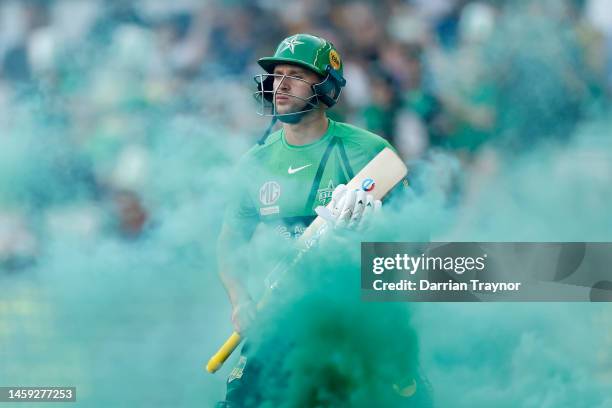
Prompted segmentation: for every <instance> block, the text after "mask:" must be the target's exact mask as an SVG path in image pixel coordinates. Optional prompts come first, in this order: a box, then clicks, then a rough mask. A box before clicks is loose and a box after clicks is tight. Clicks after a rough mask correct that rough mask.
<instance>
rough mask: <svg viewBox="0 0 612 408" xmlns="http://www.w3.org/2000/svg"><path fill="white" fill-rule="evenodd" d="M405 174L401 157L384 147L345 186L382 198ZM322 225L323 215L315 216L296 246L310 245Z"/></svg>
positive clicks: (405, 168)
mask: <svg viewBox="0 0 612 408" xmlns="http://www.w3.org/2000/svg"><path fill="white" fill-rule="evenodd" d="M406 174H408V168H407V167H406V165H405V164H404V162H403V161H402V159H401V158H400V157H399V156H398V155H397V154H396V153H395V152H394V151H393V150H391V149H389V148H388V147H385V148H384V149H383V150H381V151H380V153H378V154H377V155H376V156H375V157H374V158H373V159H372V160H370V162H369V163H368V164H366V165H365V167H364V168H362V169H361V170H360V171H359V173H357V175H355V177H353V178H352V179H351V181H349V182H348V184H347V185H346V187H347V189H349V190H364V191H366V192H367V193H368V194H372V196H374V199H376V200H382V199H383V198H385V196H386V195H387V194H388V193H389V192H390V191H391V190H392V189H393V187H395V186H396V185H397V184H398V183H399V182H400V181H402V179H403V178H404V177H406ZM330 207H331V204H328V205H327V207H326V208H327V209H328V210H331V208H330ZM323 225H325V219H324V218H323V217H321V216H318V217H317V218H315V219H314V221H313V222H312V223H311V224H310V225H309V226H308V228H306V229H305V230H304V233H303V234H302V235H301V236H300V238H299V239H298V246H301V247H306V248H308V247H310V246H312V245H313V239H314V238H316V236H317V235H318V234H317V233H318V232H319V231H320V229H321V227H322V226H323Z"/></svg>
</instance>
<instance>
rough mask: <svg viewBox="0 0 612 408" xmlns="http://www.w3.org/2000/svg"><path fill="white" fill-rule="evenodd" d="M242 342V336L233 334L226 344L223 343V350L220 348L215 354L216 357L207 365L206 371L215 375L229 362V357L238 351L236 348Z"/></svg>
mask: <svg viewBox="0 0 612 408" xmlns="http://www.w3.org/2000/svg"><path fill="white" fill-rule="evenodd" d="M241 340H242V338H241V337H240V334H238V333H237V332H233V333H232V335H231V336H229V338H228V339H227V340H226V341H225V343H223V345H222V346H221V348H219V350H218V351H217V352H216V353H215V355H214V356H212V357H211V358H210V360H208V364H206V371H208V372H209V373H214V372H215V371H217V370H218V369H220V368H221V366H222V365H223V363H225V360H227V359H228V357H229V356H230V355H232V352H233V351H234V350H236V347H238V345H239V344H240V341H241Z"/></svg>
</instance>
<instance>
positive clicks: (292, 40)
mask: <svg viewBox="0 0 612 408" xmlns="http://www.w3.org/2000/svg"><path fill="white" fill-rule="evenodd" d="M300 44H304V43H303V42H302V41H298V39H297V36H294V37H289V38H287V39H286V40H285V41H283V48H282V49H281V50H280V51H279V52H283V51H285V50H286V49H287V48H288V49H289V51H291V53H292V54H293V53H294V52H295V46H296V45H300Z"/></svg>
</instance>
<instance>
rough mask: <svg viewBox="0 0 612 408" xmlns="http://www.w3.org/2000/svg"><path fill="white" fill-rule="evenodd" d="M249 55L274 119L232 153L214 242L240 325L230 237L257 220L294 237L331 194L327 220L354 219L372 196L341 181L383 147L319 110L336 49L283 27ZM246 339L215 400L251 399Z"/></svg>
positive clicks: (239, 273)
mask: <svg viewBox="0 0 612 408" xmlns="http://www.w3.org/2000/svg"><path fill="white" fill-rule="evenodd" d="M258 63H259V65H260V66H261V67H262V68H263V70H264V71H265V73H264V74H261V75H258V76H256V78H255V80H256V83H257V91H256V92H255V96H256V99H257V100H258V102H259V104H260V105H259V106H260V112H259V113H260V114H261V115H265V116H270V117H272V118H273V119H272V120H273V121H276V120H278V121H280V122H282V127H281V129H280V130H278V131H276V132H274V133H272V134H270V135H269V136H268V137H267V138H266V139H265V140H261V141H260V142H259V143H258V144H257V145H256V146H254V147H253V148H252V149H251V150H249V151H248V152H247V153H246V154H245V156H244V157H243V158H242V159H241V160H240V162H239V164H238V166H237V177H238V178H239V180H240V179H241V180H244V182H243V183H242V184H241V185H239V186H238V188H237V191H236V194H235V195H234V196H233V197H231V199H230V202H229V203H228V207H227V210H226V214H225V218H224V223H223V227H222V231H221V234H220V237H219V240H218V248H217V249H218V264H219V273H220V277H221V280H222V282H223V284H224V286H225V288H226V291H227V293H228V295H229V298H230V301H231V304H232V322H233V325H234V328H235V329H236V331H237V332H239V333H241V334H242V333H244V331H246V330H247V329H248V327H249V325H250V324H251V323H252V322H253V320H254V319H255V314H256V307H255V302H254V301H253V299H252V298H251V296H250V295H249V293H248V290H247V287H246V279H245V270H244V269H245V264H246V263H245V262H244V261H243V260H240V259H237V257H236V254H237V253H244V251H243V250H240V249H239V248H238V249H237V246H238V247H240V246H242V245H246V244H247V243H248V242H249V240H250V239H251V237H252V236H253V233H254V231H255V228H256V227H257V225H258V224H259V223H267V224H271V225H272V226H273V227H274V230H276V231H278V232H279V233H281V234H283V235H285V236H290V237H293V238H295V237H298V236H299V235H300V234H301V233H302V232H303V230H304V228H305V227H306V226H308V225H309V224H310V223H311V222H312V220H313V219H314V218H315V217H316V215H317V214H316V212H315V209H316V208H317V207H319V206H325V205H327V204H328V203H329V202H330V201H331V202H332V211H331V214H332V215H333V218H332V219H331V220H330V223H331V224H332V225H333V226H334V227H336V228H358V227H359V226H360V225H362V223H364V222H366V221H367V219H368V218H370V217H371V216H372V214H373V213H374V212H375V209H377V208H379V207H380V202H377V201H375V200H374V199H373V197H372V196H371V195H369V194H368V193H367V192H366V191H359V192H355V191H347V189H346V186H345V184H346V183H347V182H348V181H349V180H351V179H352V178H353V176H354V175H355V174H356V173H357V172H358V171H359V170H360V169H361V168H362V167H364V166H365V165H366V164H367V163H368V162H369V161H370V160H371V159H372V158H373V157H374V156H376V155H377V153H379V152H380V151H381V150H382V149H384V148H385V147H390V145H389V143H388V142H387V141H385V140H384V139H383V138H381V137H379V136H377V135H375V134H373V133H371V132H368V131H366V130H363V129H360V128H358V127H355V126H352V125H349V124H346V123H340V122H336V121H333V120H331V119H329V118H328V117H327V115H326V112H327V110H328V109H329V108H331V107H333V106H334V105H335V104H336V102H337V101H338V98H339V97H340V93H341V90H342V88H343V87H344V86H345V84H346V80H345V79H344V77H343V61H342V58H341V56H340V54H339V52H338V51H337V50H336V48H335V47H334V45H333V44H332V43H330V42H329V41H327V40H325V39H323V38H320V37H316V36H313V35H309V34H296V35H292V36H290V37H288V38H286V39H284V40H283V41H282V42H281V43H280V44H279V45H278V47H277V48H276V52H275V53H274V55H273V56H271V57H265V58H261V59H259V61H258ZM273 123H274V122H273ZM366 190H367V188H366ZM247 346H248V343H247V345H245V347H243V350H242V355H241V357H240V360H239V363H238V366H237V367H236V368H234V370H233V371H232V372H231V374H230V377H229V379H228V384H227V394H226V401H224V402H221V403H218V405H217V406H218V407H251V406H258V402H259V397H258V395H257V389H258V386H257V380H258V379H257V371H258V370H257V367H256V362H255V361H252V359H254V357H251V356H249V357H248V358H247V355H246V354H247V353H246V352H245V351H246V350H245V349H246V348H247ZM255 359H256V358H255Z"/></svg>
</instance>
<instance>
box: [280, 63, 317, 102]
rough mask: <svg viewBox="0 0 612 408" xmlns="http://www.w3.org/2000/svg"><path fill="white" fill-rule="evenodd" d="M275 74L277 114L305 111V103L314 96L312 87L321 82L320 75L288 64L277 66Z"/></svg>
mask: <svg viewBox="0 0 612 408" xmlns="http://www.w3.org/2000/svg"><path fill="white" fill-rule="evenodd" d="M274 74H275V76H274V85H273V89H274V91H275V93H274V104H275V105H276V112H277V113H279V114H284V113H292V112H298V111H301V110H303V109H304V105H305V104H306V102H305V101H307V100H309V98H310V97H312V96H313V92H312V85H313V84H316V83H317V82H319V77H318V75H317V74H315V73H314V72H312V71H309V70H307V69H305V68H301V67H298V66H295V65H287V64H281V65H277V66H276V67H275V68H274ZM315 103H316V102H315Z"/></svg>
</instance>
